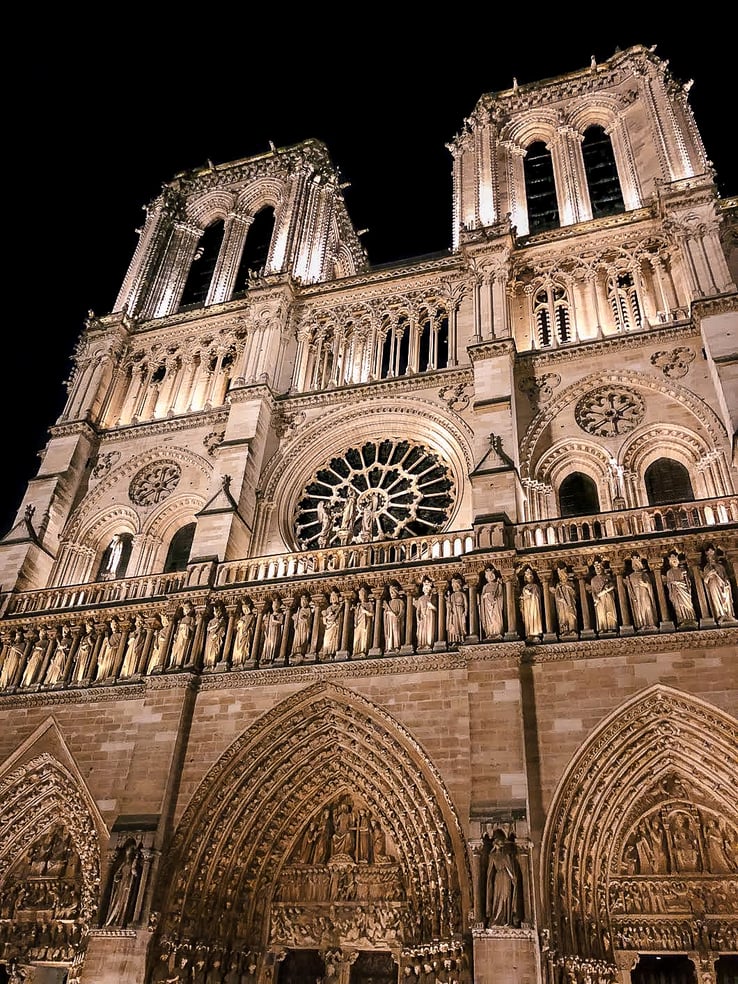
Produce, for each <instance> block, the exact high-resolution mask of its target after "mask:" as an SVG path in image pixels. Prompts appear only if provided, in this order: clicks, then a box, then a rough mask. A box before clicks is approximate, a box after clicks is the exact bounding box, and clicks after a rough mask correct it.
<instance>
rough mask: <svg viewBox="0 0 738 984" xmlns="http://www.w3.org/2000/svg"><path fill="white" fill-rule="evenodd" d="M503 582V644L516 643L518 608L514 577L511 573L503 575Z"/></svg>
mask: <svg viewBox="0 0 738 984" xmlns="http://www.w3.org/2000/svg"><path fill="white" fill-rule="evenodd" d="M503 580H504V582H505V629H506V631H505V642H517V641H518V640H519V639H520V636H519V635H518V608H517V605H516V604H515V575H514V574H513V573H509V574H504V575H503Z"/></svg>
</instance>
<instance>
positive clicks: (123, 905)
mask: <svg viewBox="0 0 738 984" xmlns="http://www.w3.org/2000/svg"><path fill="white" fill-rule="evenodd" d="M138 855H139V852H138V849H137V847H136V845H135V844H134V843H132V842H131V843H130V844H128V846H127V847H126V849H125V852H124V854H123V858H122V860H121V862H120V864H119V865H118V868H117V869H116V872H115V874H114V875H113V887H112V890H111V892H110V902H109V904H108V913H107V916H106V918H105V925H106V926H125V925H126V924H127V923H128V922H129V921H130V913H129V906H130V904H131V903H132V902H133V888H134V886H136V885H137V883H138V876H139V874H140V871H141V868H140V859H139V856H138Z"/></svg>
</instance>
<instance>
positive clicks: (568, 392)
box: [520, 370, 725, 477]
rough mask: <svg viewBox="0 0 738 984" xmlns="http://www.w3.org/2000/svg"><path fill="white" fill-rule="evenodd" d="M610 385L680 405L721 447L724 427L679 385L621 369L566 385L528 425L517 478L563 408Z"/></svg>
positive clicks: (529, 466)
mask: <svg viewBox="0 0 738 984" xmlns="http://www.w3.org/2000/svg"><path fill="white" fill-rule="evenodd" d="M607 385H614V386H634V387H638V388H639V389H642V390H646V391H652V392H653V391H655V392H658V393H659V394H660V395H661V396H669V397H672V399H674V401H675V402H677V403H680V404H681V405H682V407H683V408H684V409H685V410H688V411H690V412H691V413H692V414H694V416H695V417H696V418H697V420H698V421H699V422H700V423H701V424H702V426H703V427H704V428H705V431H706V432H707V435H708V437H707V440H708V441H709V442H711V443H712V444H713V445H717V446H722V445H723V443H724V441H725V428H724V426H723V424H722V423H721V421H720V419H719V418H718V416H717V415H716V414H715V412H714V411H713V410H712V408H711V407H709V406H708V405H707V404H706V403H705V402H704V401H703V400H700V399H698V398H697V397H696V396H695V395H694V393H692V392H691V391H690V390H688V389H685V388H684V387H683V386H678V385H677V384H675V383H673V382H671V383H666V382H663V383H662V382H657V381H655V380H654V378H653V377H648V376H644V375H643V374H641V373H639V372H632V371H629V370H623V371H622V372H603V373H592V374H591V375H589V376H586V377H585V378H584V379H580V380H578V381H577V382H576V383H574V384H573V385H571V386H568V387H567V388H566V389H565V390H564V391H563V392H562V393H560V394H559V395H558V396H557V397H556V398H555V399H554V400H551V402H550V403H548V404H547V405H546V407H545V408H544V409H542V410H541V411H540V412H539V413H538V414H537V415H536V416H535V417H534V419H533V420H532V421H531V422H530V424H529V426H528V429H527V431H526V432H525V436H524V437H523V440H522V441H521V444H520V461H521V476H522V477H526V476H527V475H529V474H530V472H531V470H532V468H533V456H534V454H535V450H536V447H537V445H538V442H539V440H541V438H542V437H543V435H544V434H545V433H546V431H547V429H548V428H549V427H550V426H551V423H552V421H553V420H555V418H556V417H557V416H558V415H559V414H560V413H562V412H563V411H564V410H565V408H566V407H567V406H568V405H569V404H571V403H574V402H575V401H577V400H579V399H581V397H582V396H584V394H585V393H587V392H588V391H589V390H591V389H595V388H597V389H599V388H600V387H603V386H607Z"/></svg>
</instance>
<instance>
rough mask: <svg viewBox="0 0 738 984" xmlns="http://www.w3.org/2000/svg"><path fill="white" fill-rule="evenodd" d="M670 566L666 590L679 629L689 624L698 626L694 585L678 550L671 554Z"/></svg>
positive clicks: (667, 573)
mask: <svg viewBox="0 0 738 984" xmlns="http://www.w3.org/2000/svg"><path fill="white" fill-rule="evenodd" d="M668 564H669V567H668V570H667V572H666V590H667V593H668V595H669V601H670V602H671V604H672V607H673V609H674V615H675V617H676V623H677V627H680V626H683V625H689V624H694V625H696V624H697V616H696V615H695V611H694V604H693V603H692V583H691V581H690V580H689V574H688V572H687V568H686V565H685V564H683V563H682V560H681V557H680V556H679V554H678V553H677V552H676V550H672V551H671V552H670V553H669V555H668Z"/></svg>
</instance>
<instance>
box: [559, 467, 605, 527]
mask: <svg viewBox="0 0 738 984" xmlns="http://www.w3.org/2000/svg"><path fill="white" fill-rule="evenodd" d="M599 511H600V497H599V495H598V494H597V485H596V484H595V483H594V481H593V480H592V479H591V478H590V477H589V475H583V474H582V472H572V474H571V475H567V476H566V478H565V479H564V481H563V482H562V483H561V485H560V486H559V514H560V515H561V516H586V515H591V514H593V513H598V512H599Z"/></svg>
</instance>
